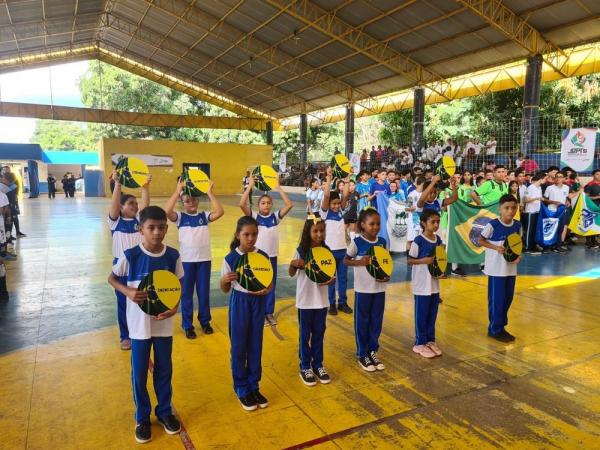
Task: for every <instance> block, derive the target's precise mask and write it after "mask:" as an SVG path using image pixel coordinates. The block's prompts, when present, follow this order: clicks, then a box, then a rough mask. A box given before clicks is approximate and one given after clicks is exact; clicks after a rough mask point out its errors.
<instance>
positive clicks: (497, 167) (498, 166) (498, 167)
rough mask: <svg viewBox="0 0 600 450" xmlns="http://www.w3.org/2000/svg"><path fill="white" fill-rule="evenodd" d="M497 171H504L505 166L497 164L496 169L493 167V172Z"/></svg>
mask: <svg viewBox="0 0 600 450" xmlns="http://www.w3.org/2000/svg"><path fill="white" fill-rule="evenodd" d="M498 169H505V170H506V166H503V165H502V164H498V165H497V166H496V167H494V172H495V171H496V170H498Z"/></svg>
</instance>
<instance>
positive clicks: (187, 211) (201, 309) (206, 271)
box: [165, 181, 224, 339]
mask: <svg viewBox="0 0 600 450" xmlns="http://www.w3.org/2000/svg"><path fill="white" fill-rule="evenodd" d="M184 187H185V182H184V181H180V182H179V183H177V188H176V189H175V192H173V195H171V197H170V198H169V200H168V201H167V203H166V205H165V211H166V213H167V217H168V218H169V220H170V221H171V222H174V223H175V225H176V226H177V228H178V234H179V252H180V255H181V262H182V264H183V271H184V276H183V283H182V285H181V327H182V328H183V330H184V331H185V336H186V337H187V338H188V339H196V337H197V335H196V331H195V329H194V323H193V322H194V319H193V315H194V289H195V290H196V295H197V296H198V321H199V322H200V326H201V328H202V331H203V332H204V334H212V333H213V328H212V327H211V325H210V321H211V315H210V274H211V267H212V263H211V254H210V233H209V230H208V224H209V223H210V222H214V221H215V220H218V219H219V218H221V216H223V214H224V210H223V206H221V203H220V202H219V200H218V199H217V197H216V196H215V195H214V193H213V187H214V183H213V182H212V181H211V182H209V187H208V192H207V193H206V195H207V196H208V199H209V201H210V206H211V209H210V211H198V201H199V198H198V197H194V196H192V195H189V194H187V193H185V192H184V191H183V189H184ZM178 199H179V200H181V204H182V206H183V209H184V211H181V212H180V211H175V210H174V209H175V205H176V203H177V200H178Z"/></svg>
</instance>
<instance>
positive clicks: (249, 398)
mask: <svg viewBox="0 0 600 450" xmlns="http://www.w3.org/2000/svg"><path fill="white" fill-rule="evenodd" d="M238 400H239V401H240V405H242V408H244V409H245V410H246V411H254V410H255V409H256V408H258V406H257V403H256V398H254V395H252V394H248V395H246V396H245V397H240V398H238Z"/></svg>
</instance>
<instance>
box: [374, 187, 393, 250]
mask: <svg viewBox="0 0 600 450" xmlns="http://www.w3.org/2000/svg"><path fill="white" fill-rule="evenodd" d="M375 198H376V199H377V212H378V213H379V217H380V219H379V220H380V225H381V226H380V227H379V236H381V237H382V238H384V239H385V241H386V242H387V249H388V250H389V249H390V237H389V236H388V228H387V221H388V205H389V203H390V200H389V199H388V196H387V195H385V193H384V192H380V193H379V194H378V195H377V196H376V197H375Z"/></svg>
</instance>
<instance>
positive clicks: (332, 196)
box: [329, 191, 340, 203]
mask: <svg viewBox="0 0 600 450" xmlns="http://www.w3.org/2000/svg"><path fill="white" fill-rule="evenodd" d="M339 199H340V194H339V193H338V192H337V191H331V192H330V193H329V203H331V202H332V201H334V200H339Z"/></svg>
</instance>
